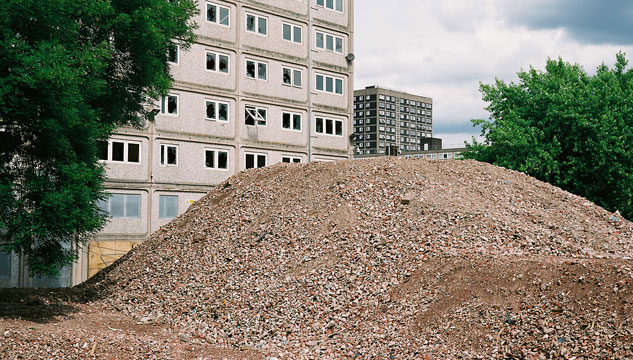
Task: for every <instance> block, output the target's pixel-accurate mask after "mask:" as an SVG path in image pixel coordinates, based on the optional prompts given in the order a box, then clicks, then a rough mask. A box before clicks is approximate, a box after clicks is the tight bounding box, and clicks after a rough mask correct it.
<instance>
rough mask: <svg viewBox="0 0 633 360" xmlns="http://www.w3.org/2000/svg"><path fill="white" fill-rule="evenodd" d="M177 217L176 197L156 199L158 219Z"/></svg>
mask: <svg viewBox="0 0 633 360" xmlns="http://www.w3.org/2000/svg"><path fill="white" fill-rule="evenodd" d="M176 216H178V195H160V196H159V198H158V217H159V218H161V219H173V218H175V217H176Z"/></svg>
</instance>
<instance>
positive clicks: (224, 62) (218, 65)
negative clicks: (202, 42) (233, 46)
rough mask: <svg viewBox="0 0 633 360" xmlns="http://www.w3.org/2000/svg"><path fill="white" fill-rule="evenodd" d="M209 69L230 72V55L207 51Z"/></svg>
mask: <svg viewBox="0 0 633 360" xmlns="http://www.w3.org/2000/svg"><path fill="white" fill-rule="evenodd" d="M206 63H207V65H206V67H207V70H209V71H218V72H221V73H228V72H229V56H228V55H225V54H217V53H214V52H210V51H207V61H206Z"/></svg>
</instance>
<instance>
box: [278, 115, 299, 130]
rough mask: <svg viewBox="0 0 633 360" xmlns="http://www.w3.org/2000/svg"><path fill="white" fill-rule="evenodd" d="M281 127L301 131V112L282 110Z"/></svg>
mask: <svg viewBox="0 0 633 360" xmlns="http://www.w3.org/2000/svg"><path fill="white" fill-rule="evenodd" d="M281 127H282V128H284V129H288V130H296V131H301V114H295V113H289V112H282V113H281Z"/></svg>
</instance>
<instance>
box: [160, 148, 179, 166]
mask: <svg viewBox="0 0 633 360" xmlns="http://www.w3.org/2000/svg"><path fill="white" fill-rule="evenodd" d="M160 164H161V165H162V166H177V165H178V146H176V145H161V146H160Z"/></svg>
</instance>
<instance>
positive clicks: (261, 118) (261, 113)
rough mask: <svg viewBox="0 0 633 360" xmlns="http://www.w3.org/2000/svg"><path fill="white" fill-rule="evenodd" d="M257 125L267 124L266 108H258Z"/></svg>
mask: <svg viewBox="0 0 633 360" xmlns="http://www.w3.org/2000/svg"><path fill="white" fill-rule="evenodd" d="M257 115H258V118H257V125H266V109H257Z"/></svg>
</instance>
